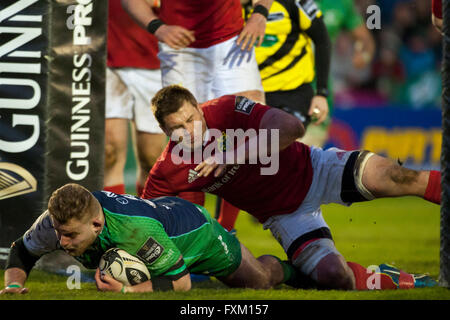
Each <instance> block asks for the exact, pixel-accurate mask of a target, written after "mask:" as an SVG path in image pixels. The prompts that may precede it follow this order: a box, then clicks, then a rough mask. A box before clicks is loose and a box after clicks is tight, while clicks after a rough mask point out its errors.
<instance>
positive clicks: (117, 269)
mask: <svg viewBox="0 0 450 320" xmlns="http://www.w3.org/2000/svg"><path fill="white" fill-rule="evenodd" d="M99 268H100V272H102V273H103V274H107V275H109V276H111V277H113V278H114V279H116V280H118V281H120V282H122V283H123V284H124V285H126V286H129V285H131V286H133V285H136V284H138V283H141V282H145V281H147V280H150V272H149V271H148V269H147V266H146V265H145V264H144V263H143V262H142V261H141V260H140V259H139V258H137V257H135V256H132V255H131V254H129V253H128V252H126V251H125V250H122V249H119V248H111V249H109V250H108V251H106V252H105V253H104V254H103V256H102V257H101V259H100V263H99Z"/></svg>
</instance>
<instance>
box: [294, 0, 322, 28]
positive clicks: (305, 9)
mask: <svg viewBox="0 0 450 320" xmlns="http://www.w3.org/2000/svg"><path fill="white" fill-rule="evenodd" d="M295 4H296V5H297V8H298V11H299V13H298V18H299V22H298V24H299V26H300V29H301V30H308V29H309V28H310V27H311V24H312V22H313V21H314V19H316V18H320V17H321V16H322V11H320V9H319V7H318V6H317V4H316V3H315V2H314V1H313V0H295Z"/></svg>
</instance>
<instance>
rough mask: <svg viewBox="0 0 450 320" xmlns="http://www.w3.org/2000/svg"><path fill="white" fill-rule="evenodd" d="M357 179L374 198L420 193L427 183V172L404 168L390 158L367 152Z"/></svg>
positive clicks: (422, 192)
mask: <svg viewBox="0 0 450 320" xmlns="http://www.w3.org/2000/svg"><path fill="white" fill-rule="evenodd" d="M366 153H368V152H367V151H366ZM359 179H360V180H361V183H362V185H363V186H364V188H366V189H367V190H368V191H369V192H370V193H371V194H372V195H373V197H375V198H379V197H392V196H402V195H422V194H424V192H425V189H426V186H427V183H428V174H427V173H426V172H425V171H416V170H411V169H408V168H405V167H403V166H401V165H400V164H398V163H397V162H396V161H394V160H392V159H389V158H385V157H382V156H379V155H377V154H374V153H368V155H367V156H366V159H365V164H364V167H363V168H361V170H360V177H359Z"/></svg>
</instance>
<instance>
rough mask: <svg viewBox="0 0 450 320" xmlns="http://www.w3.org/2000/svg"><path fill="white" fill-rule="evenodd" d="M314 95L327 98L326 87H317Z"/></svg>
mask: <svg viewBox="0 0 450 320" xmlns="http://www.w3.org/2000/svg"><path fill="white" fill-rule="evenodd" d="M316 95H317V96H322V97H325V98H327V97H328V89H326V88H318V89H317V92H316Z"/></svg>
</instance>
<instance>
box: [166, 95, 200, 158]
mask: <svg viewBox="0 0 450 320" xmlns="http://www.w3.org/2000/svg"><path fill="white" fill-rule="evenodd" d="M164 124H165V126H164V128H163V130H164V133H165V134H166V135H167V136H169V137H170V139H171V140H172V141H176V142H180V143H182V144H183V145H185V146H186V147H190V148H193V149H197V148H199V147H201V146H202V144H203V135H204V133H205V131H206V121H205V118H204V117H203V111H202V110H201V109H200V108H198V107H197V106H193V105H192V104H191V103H189V102H184V104H183V105H182V106H181V108H180V109H178V111H177V112H174V113H172V114H169V115H168V116H166V117H165V118H164Z"/></svg>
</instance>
